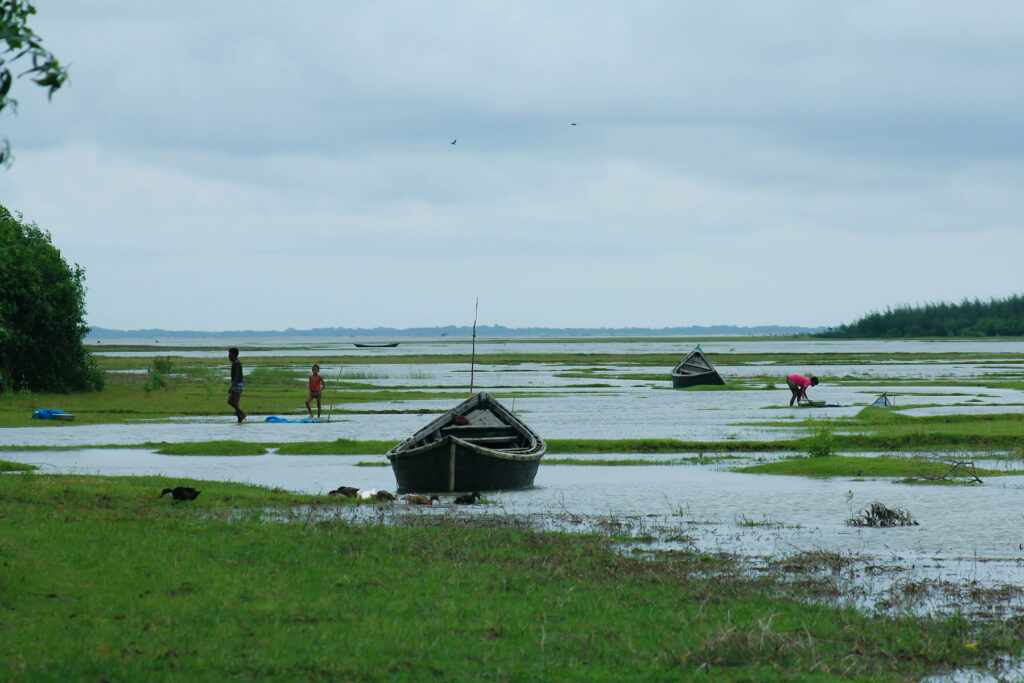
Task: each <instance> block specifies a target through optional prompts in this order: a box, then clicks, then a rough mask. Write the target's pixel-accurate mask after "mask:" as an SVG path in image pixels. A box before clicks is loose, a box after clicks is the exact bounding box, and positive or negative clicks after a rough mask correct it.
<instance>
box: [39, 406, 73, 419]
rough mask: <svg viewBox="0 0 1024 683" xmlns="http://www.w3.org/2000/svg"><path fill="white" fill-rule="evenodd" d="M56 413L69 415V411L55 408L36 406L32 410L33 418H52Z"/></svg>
mask: <svg viewBox="0 0 1024 683" xmlns="http://www.w3.org/2000/svg"><path fill="white" fill-rule="evenodd" d="M54 415H67V413H65V412H64V411H63V410H57V409H55V408H36V409H35V410H33V411H32V419H33V420H52V419H53V416H54Z"/></svg>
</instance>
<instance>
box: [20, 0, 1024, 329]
mask: <svg viewBox="0 0 1024 683" xmlns="http://www.w3.org/2000/svg"><path fill="white" fill-rule="evenodd" d="M36 4H37V6H38V10H39V13H38V14H37V15H36V16H35V17H34V18H33V20H32V26H33V28H34V29H35V30H36V32H37V33H39V34H40V35H41V36H42V37H43V42H44V45H45V46H46V47H47V48H48V49H50V50H51V51H53V52H54V53H55V54H56V55H57V56H58V57H59V58H60V59H61V60H62V61H63V62H65V63H67V64H70V74H71V76H70V83H69V84H68V85H67V86H66V87H65V88H63V89H62V90H60V91H59V92H58V93H57V94H55V95H54V97H53V100H52V102H50V103H47V102H46V97H45V93H43V92H42V91H41V90H40V89H39V88H36V87H34V86H32V85H31V84H30V83H29V82H28V81H27V80H26V79H22V80H21V81H18V82H17V83H16V85H15V87H14V89H13V91H12V94H13V95H14V96H15V97H16V98H17V99H18V100H19V101H20V107H19V111H18V115H17V116H9V115H5V116H4V117H3V118H2V119H0V136H2V137H6V138H8V139H9V140H10V142H11V144H12V147H13V152H14V155H15V163H14V165H13V166H12V167H11V168H9V169H7V170H0V203H2V204H3V205H5V206H7V207H8V208H10V209H12V210H16V211H20V212H22V213H23V214H24V216H25V218H26V219H27V220H29V221H34V222H36V223H38V224H39V226H40V227H42V228H44V229H46V230H49V231H50V232H51V233H52V235H53V240H54V243H55V244H56V245H57V246H58V247H59V248H60V249H61V251H62V253H63V254H64V255H65V257H66V258H67V259H68V260H69V261H72V262H75V263H78V264H80V265H82V266H83V267H84V268H85V269H86V277H87V286H88V300H87V302H88V321H89V323H90V324H92V325H95V326H102V327H114V328H148V327H161V328H167V329H199V330H222V329H284V328H288V327H294V328H298V329H308V328H312V327H329V326H346V327H372V326H378V325H382V326H393V327H412V326H424V325H427V326H429V325H447V324H456V325H463V324H471V323H472V320H473V303H474V300H475V299H476V298H477V297H479V299H480V322H481V323H483V324H502V325H506V326H510V327H525V326H553V327H620V326H632V325H638V326H651V327H666V326H685V325H714V324H734V325H762V324H766V325H770V324H780V325H806V326H817V325H837V324H840V323H844V322H852V321H853V320H854V319H856V318H858V317H860V316H861V315H863V314H865V313H867V312H870V311H871V310H882V309H885V308H886V307H888V306H895V305H899V304H917V303H925V302H929V301H959V300H961V299H963V298H964V297H969V298H975V297H978V298H981V299H987V298H989V297H1005V296H1008V295H1010V294H1013V293H1018V292H1021V291H1024V287H1022V286H1021V272H1022V266H1021V258H1022V254H1024V230H1022V227H1024V226H1022V224H1024V193H1022V191H1021V188H1022V187H1024V182H1022V181H1024V121H1022V116H1024V114H1022V112H1024V101H1022V100H1024V87H1022V85H1024V79H1022V71H1024V4H1021V3H1018V2H1010V1H1006V2H984V1H983V2H972V3H964V2H942V1H936V0H927V1H923V0H922V1H921V2H855V3H854V2H843V3H840V2H818V1H808V2H771V3H765V2H746V3H745V2H730V3H709V2H681V1H679V0H669V1H666V2H642V1H640V2H597V1H593V0H587V1H586V2H551V1H550V0H544V1H541V0H537V1H530V0H514V1H512V0H510V1H508V2H467V3H453V2H413V1H409V2H386V1H375V0H361V1H359V2H355V1H352V2H337V1H333V0H321V1H314V0H293V1H292V2H289V3H280V2H275V3H270V2H253V1H252V0H245V1H234V0H223V1H218V2H209V0H202V1H176V2H139V1H138V0H91V1H90V2H87V3H86V2H81V0H37V2H36ZM36 91H39V92H36ZM572 124H576V125H572ZM453 140H456V141H457V142H456V144H452V141H453Z"/></svg>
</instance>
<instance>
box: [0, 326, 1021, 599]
mask: <svg viewBox="0 0 1024 683" xmlns="http://www.w3.org/2000/svg"><path fill="white" fill-rule="evenodd" d="M696 343H697V341H696V340H694V341H690V340H679V339H645V338H638V339H571V340H499V341H479V340H478V342H477V345H476V362H475V364H474V365H473V367H472V368H471V367H470V344H469V342H468V341H467V340H451V339H427V340H425V339H403V340H401V343H400V344H399V345H398V346H397V347H393V348H372V349H366V348H355V347H354V346H353V344H352V343H351V341H350V340H345V341H340V340H336V339H301V340H294V339H259V340H251V341H250V342H249V343H243V344H240V347H241V349H242V353H241V360H242V361H243V363H244V365H245V372H246V390H245V394H244V399H243V406H244V408H245V409H246V410H247V411H248V413H249V415H250V417H249V418H248V420H247V421H246V422H245V423H243V424H236V423H235V420H234V417H233V416H231V415H230V414H229V409H228V408H227V406H226V405H223V406H222V405H221V404H222V403H223V399H224V393H223V391H224V388H225V387H226V385H227V381H226V380H227V373H228V364H227V362H226V359H225V358H224V351H223V349H221V347H220V346H213V345H211V343H210V342H209V340H198V339H197V340H173V341H172V342H170V343H167V342H166V341H161V342H160V343H154V341H153V340H119V339H102V340H98V341H97V342H94V343H93V344H92V349H93V351H94V352H95V353H97V354H98V357H99V360H100V366H101V367H102V368H104V369H105V370H106V371H107V376H108V389H107V390H105V391H108V392H114V393H117V394H118V396H119V397H120V398H119V399H118V400H120V402H121V403H122V404H127V405H121V406H120V407H119V408H114V406H113V403H116V401H115V400H114V399H111V401H112V403H111V404H110V405H107V404H104V403H103V400H102V399H100V398H96V399H93V400H92V403H91V402H90V397H89V396H88V395H83V396H74V397H62V396H58V395H54V396H51V397H48V398H47V400H50V401H51V402H52V405H46V406H42V405H32V406H29V405H22V404H20V403H18V400H19V399H18V398H11V397H7V398H6V399H4V400H5V401H6V402H5V403H4V404H3V405H0V409H2V410H3V416H4V424H5V425H7V426H5V427H4V428H2V429H0V446H2V447H3V449H4V450H3V451H2V454H0V458H2V459H3V460H7V461H12V462H17V463H25V464H30V465H35V466H37V467H38V468H39V470H40V471H41V472H43V473H70V474H102V475H115V476H159V477H164V478H166V479H167V480H168V481H174V480H177V479H190V480H212V481H226V482H238V483H249V484H256V485H260V486H265V487H271V488H279V489H284V490H287V491H291V492H295V493H305V494H312V495H326V494H327V492H328V491H329V490H332V489H334V488H336V487H338V486H340V485H348V486H355V487H358V488H360V489H372V488H380V489H389V490H393V489H394V487H395V480H394V476H393V475H392V472H391V469H390V467H389V466H388V461H387V459H386V458H385V456H384V455H383V451H384V450H386V449H387V448H388V447H390V445H394V444H395V443H398V442H399V441H401V440H402V439H404V438H406V437H407V436H409V435H410V434H412V433H413V432H415V431H416V430H418V429H420V428H421V427H422V426H423V425H424V424H426V423H427V422H429V421H430V420H431V419H433V418H434V417H435V416H436V415H437V414H438V413H441V412H444V411H446V410H448V409H450V408H451V407H453V406H454V405H455V404H457V403H458V402H460V401H461V400H463V399H464V398H465V397H466V396H468V394H469V385H470V382H471V381H472V383H473V386H474V391H481V390H484V391H487V392H489V393H490V394H492V395H493V396H495V397H496V398H498V399H499V400H500V401H501V402H502V403H503V404H504V405H505V406H506V407H508V408H510V409H511V410H512V411H513V412H514V413H515V415H516V416H517V417H519V418H520V419H522V420H523V421H524V422H526V423H528V424H529V425H530V427H532V428H533V429H534V430H535V431H536V432H538V433H539V434H540V435H541V436H542V437H543V438H544V439H546V440H547V441H548V442H549V450H548V454H547V455H546V456H545V457H544V458H543V459H542V460H541V466H540V469H539V471H538V474H537V477H536V480H535V485H534V486H533V487H532V488H528V489H524V490H514V491H493V492H486V493H485V494H484V504H478V505H476V506H472V508H470V507H466V508H458V509H455V508H454V507H453V506H451V505H450V504H445V505H442V506H439V507H437V506H435V507H432V508H424V509H419V508H414V507H411V506H406V505H403V504H394V505H391V506H379V505H373V506H355V507H352V508H351V509H349V510H348V511H347V512H346V513H345V514H349V515H352V517H353V519H357V518H366V519H371V520H380V519H383V520H385V521H388V522H389V523H394V524H407V523H410V520H423V519H426V518H429V517H431V516H435V517H436V516H446V515H448V516H450V515H453V514H459V515H473V516H474V517H475V518H479V520H480V521H481V523H495V524H503V523H509V520H515V523H516V524H527V525H531V526H534V527H537V528H542V529H557V530H565V531H578V530H586V531H597V532H600V533H604V534H609V535H611V536H612V537H613V538H614V539H615V540H616V542H617V543H620V544H621V545H622V549H623V552H626V553H641V554H652V555H658V554H660V553H666V552H673V551H675V550H679V549H687V550H696V551H699V552H702V553H708V554H717V555H722V556H729V557H732V558H736V559H737V560H738V561H739V562H741V563H742V564H743V565H744V566H746V567H748V569H749V570H750V571H753V572H757V571H770V572H774V573H779V572H781V573H782V574H785V573H786V572H787V571H791V570H793V568H794V567H797V566H799V567H800V570H801V571H802V572H804V574H803V575H804V576H805V577H806V576H813V577H816V578H815V580H816V581H817V583H816V584H815V585H817V586H818V591H819V592H818V593H816V594H815V595H816V596H817V597H821V598H822V599H827V600H831V601H836V602H843V601H846V602H849V603H851V604H855V605H857V606H859V607H864V608H868V609H878V610H885V611H894V612H907V613H915V614H922V613H944V612H966V613H978V614H992V615H995V614H1007V613H1011V612H1014V611H1015V610H1019V609H1020V607H1021V606H1022V604H1024V603H1022V599H1021V590H1020V589H1019V588H1018V587H1019V586H1022V585H1024V505H1022V501H1024V419H1022V406H1024V341H1007V340H999V341H972V340H957V341H823V340H810V339H796V340H792V339H772V338H766V339H743V338H735V339H732V338H729V339H717V340H710V341H707V340H700V344H701V348H702V349H703V350H704V352H705V353H706V354H707V356H708V358H709V359H710V360H711V361H712V362H713V363H714V365H715V367H716V368H717V370H718V372H719V373H720V374H721V376H722V377H723V378H724V379H725V382H726V384H725V385H724V386H720V387H708V386H701V387H692V388H687V389H673V388H672V382H671V381H670V378H669V372H670V371H671V369H672V368H673V367H674V365H675V364H676V363H677V362H678V361H679V359H680V358H682V357H683V356H684V355H686V354H687V353H688V352H689V351H690V350H691V349H692V348H693V347H694V345H695V344H696ZM154 358H167V359H168V360H169V362H170V364H171V369H170V371H169V372H167V373H166V374H165V375H164V376H162V377H161V381H160V382H159V383H158V384H159V385H160V386H157V385H156V384H154V382H153V379H152V376H153V373H154V370H153V365H152V361H153V359H154ZM313 362H317V363H319V365H320V367H321V374H322V375H323V377H324V378H325V379H326V380H327V390H326V391H325V392H324V406H323V418H324V421H322V422H320V423H308V422H307V423H300V422H288V423H268V422H265V421H264V419H265V418H266V417H267V416H269V415H271V414H273V415H277V416H280V417H287V418H291V419H300V418H302V417H304V416H305V410H304V407H303V405H302V403H303V401H304V399H305V397H306V395H305V378H306V377H307V376H308V374H309V367H308V366H309V365H311V364H312V363H313ZM793 372H798V373H814V374H815V375H817V376H818V377H819V378H821V384H820V385H819V386H817V387H814V388H812V389H811V390H810V391H809V395H810V398H812V399H816V400H819V401H823V402H824V403H825V404H826V407H813V408H811V407H790V406H789V397H790V394H789V391H788V389H787V387H786V384H785V376H786V375H788V374H790V373H793ZM118 392H119V393H118ZM883 393H885V394H886V395H887V396H888V397H889V398H890V401H892V402H893V403H894V405H893V406H891V407H886V408H869V406H870V405H871V404H872V403H873V402H874V401H875V400H876V399H877V398H878V396H880V395H881V394H883ZM128 399H130V400H128ZM44 407H45V408H61V409H66V410H68V412H74V413H75V414H76V420H75V421H74V422H69V423H60V424H58V423H52V422H46V421H39V420H29V419H28V417H29V414H30V413H31V410H32V409H34V408H44ZM328 415H329V416H330V419H329V421H327V418H328ZM217 444H221V445H219V446H218V445H217ZM223 444H229V445H228V446H224V445H223ZM289 444H293V445H295V446H296V447H300V446H302V447H306V448H308V449H313V450H306V451H302V449H301V448H299V453H297V454H288V453H289V452H290V450H289V447H288V445H289ZM308 444H319V445H320V447H319V448H320V449H319V450H316V449H314V448H313V446H308ZM331 444H345V450H341V449H340V447H339V449H338V450H334V451H333V452H332V449H331ZM360 444H363V446H362V447H361V446H360ZM173 445H186V446H188V445H190V446H189V447H188V448H185V450H184V451H183V452H188V453H191V454H190V455H170V454H161V453H160V452H158V451H160V450H161V448H166V447H168V446H173ZM247 445H248V447H249V448H250V454H245V453H246V447H247ZM304 445H305V446H304ZM182 447H183V448H184V446H182ZM218 448H227V449H228V450H227V451H224V450H217V449H218ZM252 448H256V449H258V450H256V451H251V449H252ZM816 449H817V450H816ZM253 452H255V453H259V454H251V453H253ZM302 452H305V453H308V454H305V455H303V454H301V453H302ZM235 453H241V454H235ZM812 454H813V455H819V456H830V455H837V456H840V458H843V457H846V458H849V459H850V460H849V461H850V462H854V461H853V460H852V458H854V457H857V458H870V459H875V460H876V461H877V462H878V463H879V464H881V463H883V462H886V463H888V462H889V461H892V460H894V459H899V463H900V464H904V463H908V462H909V463H914V462H924V463H929V464H934V463H945V465H943V466H944V467H945V466H948V467H950V468H951V469H953V465H954V464H956V463H960V464H961V465H964V466H967V464H968V463H969V464H970V465H971V466H973V467H975V468H976V471H984V472H985V474H984V475H983V476H976V477H974V478H973V479H972V478H970V477H963V476H959V475H957V474H956V473H954V474H953V475H951V476H948V477H946V476H934V477H931V478H929V477H926V476H923V475H921V474H920V473H915V471H914V470H913V468H911V470H910V471H909V474H908V475H907V476H882V475H878V474H876V473H873V471H872V470H871V468H870V467H867V468H865V470H864V471H861V472H857V471H849V470H845V469H837V470H836V471H834V472H830V471H828V470H827V469H826V471H824V472H822V471H817V472H815V473H814V474H813V476H802V475H799V474H778V473H772V470H771V469H769V470H768V472H767V473H762V472H756V473H752V472H741V471H738V470H740V469H741V468H744V467H745V466H749V465H757V464H761V465H770V464H772V463H781V462H784V461H788V460H792V459H805V460H806V459H813V458H812V457H811V455H812ZM821 462H822V463H828V462H832V461H828V460H822V461H821ZM858 462H860V461H858ZM962 471H963V470H962V469H961V474H962ZM444 497H445V496H444V495H443V496H442V498H444ZM876 502H880V503H882V504H884V505H885V506H887V507H888V508H891V509H899V510H903V511H906V513H907V514H908V515H909V516H910V517H911V518H912V519H913V521H914V522H916V523H915V524H913V525H909V526H895V527H870V526H855V525H852V524H850V523H849V522H850V520H853V519H855V518H856V517H857V515H858V514H861V513H863V512H864V511H865V510H867V509H869V507H870V506H871V504H872V503H876ZM787 568H788V569H787ZM811 593H814V591H811Z"/></svg>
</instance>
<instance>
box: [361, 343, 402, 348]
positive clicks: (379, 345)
mask: <svg viewBox="0 0 1024 683" xmlns="http://www.w3.org/2000/svg"><path fill="white" fill-rule="evenodd" d="M353 344H355V346H356V348H359V349H393V348H395V347H396V346H398V342H353Z"/></svg>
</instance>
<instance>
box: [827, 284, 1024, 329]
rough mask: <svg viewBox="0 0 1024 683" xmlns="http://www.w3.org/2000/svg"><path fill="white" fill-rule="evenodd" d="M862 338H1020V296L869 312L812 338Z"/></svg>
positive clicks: (1023, 303) (1023, 319)
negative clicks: (847, 323)
mask: <svg viewBox="0 0 1024 683" xmlns="http://www.w3.org/2000/svg"><path fill="white" fill-rule="evenodd" d="M816 336H818V337H833V338H851V337H857V338H863V337H883V338H889V339H891V338H899V337H1018V336H1024V296H1021V295H1019V294H1014V295H1013V296H1011V297H1008V298H1006V299H990V300H989V301H987V302H984V301H981V300H979V299H975V300H973V301H971V300H970V299H964V300H963V301H961V302H960V303H959V304H950V303H938V304H936V303H930V304H926V305H924V306H913V307H912V306H898V307H897V308H888V309H886V310H885V312H881V313H880V312H878V311H872V312H871V313H869V314H868V315H866V316H864V317H863V318H861V319H860V320H858V321H857V322H854V323H851V324H849V325H840V326H839V327H833V328H829V329H828V330H826V331H824V332H821V333H819V334H818V335H816Z"/></svg>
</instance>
